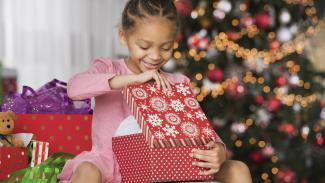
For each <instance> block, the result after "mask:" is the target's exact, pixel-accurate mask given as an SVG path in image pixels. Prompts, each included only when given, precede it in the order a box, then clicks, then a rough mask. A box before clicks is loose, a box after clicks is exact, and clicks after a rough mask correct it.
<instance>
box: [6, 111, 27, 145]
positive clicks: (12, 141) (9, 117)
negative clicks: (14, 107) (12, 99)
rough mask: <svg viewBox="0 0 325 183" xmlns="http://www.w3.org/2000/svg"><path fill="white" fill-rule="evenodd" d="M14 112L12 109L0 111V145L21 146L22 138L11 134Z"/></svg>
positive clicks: (22, 143) (14, 117)
mask: <svg viewBox="0 0 325 183" xmlns="http://www.w3.org/2000/svg"><path fill="white" fill-rule="evenodd" d="M15 119H16V114H15V113H14V112H12V111H6V112H0V147H23V146H24V142H23V140H21V139H19V138H16V137H14V136H12V132H13V130H14V126H15V125H14V123H15Z"/></svg>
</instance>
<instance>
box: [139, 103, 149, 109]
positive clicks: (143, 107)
mask: <svg viewBox="0 0 325 183" xmlns="http://www.w3.org/2000/svg"><path fill="white" fill-rule="evenodd" d="M140 108H141V109H143V110H148V106H146V105H145V104H142V105H141V106H140Z"/></svg>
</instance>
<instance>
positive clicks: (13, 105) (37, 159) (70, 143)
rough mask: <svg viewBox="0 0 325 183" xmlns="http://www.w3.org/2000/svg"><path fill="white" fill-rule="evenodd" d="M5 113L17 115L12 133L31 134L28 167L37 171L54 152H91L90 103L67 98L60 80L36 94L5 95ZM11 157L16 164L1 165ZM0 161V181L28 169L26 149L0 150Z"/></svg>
mask: <svg viewBox="0 0 325 183" xmlns="http://www.w3.org/2000/svg"><path fill="white" fill-rule="evenodd" d="M8 110H11V111H14V112H15V113H17V115H16V117H17V119H15V127H14V130H13V133H31V134H33V141H32V142H31V143H30V144H31V146H30V147H31V155H32V157H31V162H30V163H29V164H30V166H31V167H36V168H37V166H38V165H39V164H40V163H42V162H44V161H46V159H47V158H48V156H52V155H54V154H55V153H56V152H65V153H70V154H74V155H76V154H79V153H81V152H82V151H85V150H90V149H91V120H92V115H91V108H90V100H89V99H88V100H83V101H72V100H71V99H69V98H68V96H67V89H66V83H64V82H62V81H59V80H56V79H54V80H52V81H51V82H48V83H46V84H45V85H44V86H42V87H41V88H39V89H38V90H36V91H34V90H33V89H32V88H30V87H28V86H24V87H23V92H22V93H12V94H10V95H7V96H6V97H5V100H4V103H3V105H2V111H8ZM11 154H13V155H15V161H17V162H13V161H11V162H10V163H11V164H13V166H12V167H10V166H3V165H5V164H4V163H5V162H7V159H6V158H5V157H8V156H9V155H10V156H13V155H11ZM18 154H24V155H25V156H18ZM0 158H1V166H0V180H3V179H4V178H7V177H8V176H9V175H10V173H12V172H13V171H16V170H18V169H22V168H26V167H27V166H28V156H27V148H26V147H25V148H13V147H8V148H2V147H0ZM2 159H3V160H6V161H3V160H2ZM52 159H53V158H52ZM18 161H19V162H20V163H18ZM56 173H57V172H56Z"/></svg>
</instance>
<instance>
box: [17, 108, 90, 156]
mask: <svg viewBox="0 0 325 183" xmlns="http://www.w3.org/2000/svg"><path fill="white" fill-rule="evenodd" d="M91 120H92V115H83V114H17V120H16V122H15V129H14V133H33V134H34V137H33V138H34V139H35V140H37V141H42V142H48V152H46V154H48V156H51V155H52V154H53V153H55V152H66V153H71V154H74V155H77V154H79V153H81V152H83V151H89V150H90V149H91V145H92V143H91Z"/></svg>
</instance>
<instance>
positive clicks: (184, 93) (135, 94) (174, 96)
mask: <svg viewBox="0 0 325 183" xmlns="http://www.w3.org/2000/svg"><path fill="white" fill-rule="evenodd" d="M124 93H125V95H126V98H127V103H128V104H129V106H130V107H131V110H132V113H133V114H134V116H135V118H136V119H137V121H138V123H139V125H140V128H141V130H142V132H143V134H144V135H145V137H146V140H147V142H148V143H149V145H150V147H152V148H161V147H177V146H197V145H204V144H207V143H208V142H210V141H211V140H213V141H221V140H220V138H219V137H218V135H217V134H216V133H215V131H214V130H213V127H212V126H211V125H210V122H209V121H208V119H207V117H206V116H205V114H204V112H203V111H202V109H201V107H200V105H199V103H198V102H197V101H196V99H195V98H194V95H193V93H192V91H191V90H190V87H189V86H188V85H187V84H184V83H180V84H176V85H174V86H172V90H171V91H169V92H163V90H159V89H157V84H150V83H147V84H143V85H132V86H128V87H127V88H126V91H125V92H124Z"/></svg>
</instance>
